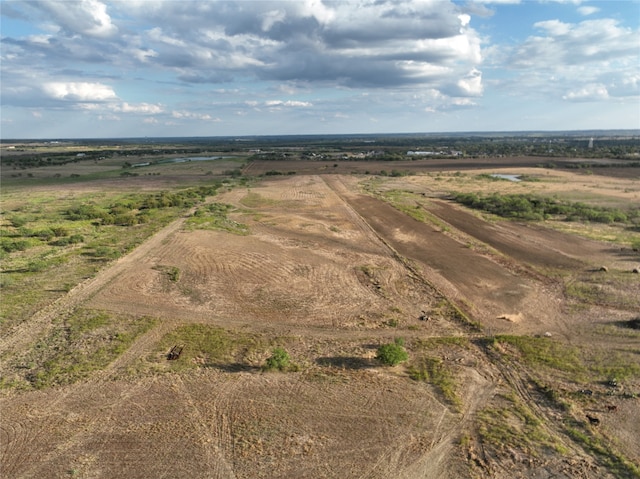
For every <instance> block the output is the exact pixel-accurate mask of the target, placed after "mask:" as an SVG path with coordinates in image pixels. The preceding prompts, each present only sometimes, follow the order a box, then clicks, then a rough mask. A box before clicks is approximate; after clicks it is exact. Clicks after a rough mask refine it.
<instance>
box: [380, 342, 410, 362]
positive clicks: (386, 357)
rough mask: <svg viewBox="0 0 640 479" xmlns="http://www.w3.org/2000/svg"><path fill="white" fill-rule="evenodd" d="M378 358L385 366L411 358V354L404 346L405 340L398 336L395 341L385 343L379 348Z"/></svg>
mask: <svg viewBox="0 0 640 479" xmlns="http://www.w3.org/2000/svg"><path fill="white" fill-rule="evenodd" d="M376 359H377V360H378V361H380V362H381V363H382V364H384V365H385V366H396V365H398V364H400V363H402V362H405V361H406V360H407V359H409V354H408V353H407V350H406V349H405V348H404V341H403V340H402V339H401V338H396V339H395V341H394V342H393V343H389V344H383V345H382V346H380V347H379V348H378V350H377V353H376Z"/></svg>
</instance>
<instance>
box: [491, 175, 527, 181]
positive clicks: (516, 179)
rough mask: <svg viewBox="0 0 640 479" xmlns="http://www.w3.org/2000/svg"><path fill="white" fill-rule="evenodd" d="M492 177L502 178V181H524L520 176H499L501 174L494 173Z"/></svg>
mask: <svg viewBox="0 0 640 479" xmlns="http://www.w3.org/2000/svg"><path fill="white" fill-rule="evenodd" d="M491 176H492V177H494V178H500V179H502V180H509V181H522V179H521V178H520V175H503V174H499V173H494V174H492V175H491Z"/></svg>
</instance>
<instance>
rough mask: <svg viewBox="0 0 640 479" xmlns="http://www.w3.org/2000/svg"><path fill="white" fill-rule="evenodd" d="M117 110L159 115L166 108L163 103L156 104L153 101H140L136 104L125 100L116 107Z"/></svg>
mask: <svg viewBox="0 0 640 479" xmlns="http://www.w3.org/2000/svg"><path fill="white" fill-rule="evenodd" d="M114 110H115V111H119V112H122V113H140V114H143V115H157V114H158V113H162V112H163V111H164V108H163V107H162V105H154V104H153V103H138V104H135V105H132V104H129V103H127V102H123V103H122V105H120V106H117V107H115V108H114Z"/></svg>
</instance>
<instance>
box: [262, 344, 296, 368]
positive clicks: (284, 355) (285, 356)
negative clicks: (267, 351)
mask: <svg viewBox="0 0 640 479" xmlns="http://www.w3.org/2000/svg"><path fill="white" fill-rule="evenodd" d="M290 363H291V358H290V357H289V353H288V352H287V351H286V350H284V349H283V348H274V349H273V351H272V352H271V356H270V357H269V358H267V361H266V362H265V366H264V369H266V370H268V371H269V370H274V369H277V370H278V371H284V370H285V369H287V368H288V367H289V365H290Z"/></svg>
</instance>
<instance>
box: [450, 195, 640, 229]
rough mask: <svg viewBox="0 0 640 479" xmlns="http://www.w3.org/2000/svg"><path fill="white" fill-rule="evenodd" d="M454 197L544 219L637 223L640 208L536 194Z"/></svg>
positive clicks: (492, 209) (488, 208) (498, 211)
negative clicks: (624, 208) (591, 204)
mask: <svg viewBox="0 0 640 479" xmlns="http://www.w3.org/2000/svg"><path fill="white" fill-rule="evenodd" d="M454 199H455V201H457V202H458V203H461V204H463V205H465V206H469V207H470V208H474V209H479V210H484V211H488V212H490V213H493V214H496V215H498V216H502V217H505V218H519V219H524V220H544V219H547V218H549V217H552V216H555V217H561V218H563V219H565V220H567V221H593V222H597V223H624V224H629V223H630V224H636V225H637V224H640V208H629V209H628V210H626V211H622V210H620V209H618V208H606V207H602V206H590V205H586V204H584V203H580V202H575V203H573V202H562V201H557V200H554V199H552V198H545V197H542V196H537V195H519V194H510V195H500V194H497V193H496V194H491V195H487V196H480V195H478V194H477V193H458V194H456V195H454Z"/></svg>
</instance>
